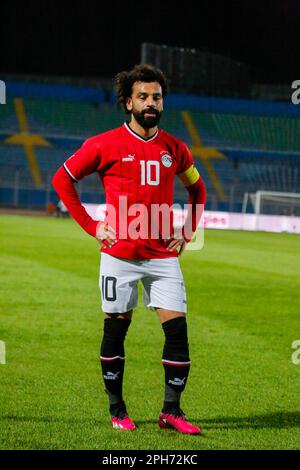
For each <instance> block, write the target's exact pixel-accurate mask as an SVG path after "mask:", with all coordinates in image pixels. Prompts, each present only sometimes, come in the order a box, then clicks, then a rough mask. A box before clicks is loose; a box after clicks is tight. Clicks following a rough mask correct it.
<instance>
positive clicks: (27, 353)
mask: <svg viewBox="0 0 300 470" xmlns="http://www.w3.org/2000/svg"><path fill="white" fill-rule="evenodd" d="M0 247H1V252H0V272H1V282H0V340H2V341H4V342H5V344H6V357H7V363H6V364H5V365H0V384H1V385H0V448H1V449H109V450H110V449H111V450H113V449H119V450H123V449H130V450H132V449H146V450H150V449H153V450H156V449H167V450H172V449H174V450H177V449H178V450H179V449H266V448H267V449H299V448H300V398H299V385H300V365H298V366H297V365H294V364H293V363H292V361H291V355H292V353H293V349H292V348H291V345H292V342H293V341H294V340H297V339H300V328H299V325H300V321H299V315H300V302H299V292H300V275H299V266H300V237H299V236H295V235H289V234H266V233H250V232H232V231H208V230H207V231H206V232H205V246H204V249H203V250H202V251H199V252H195V251H189V252H185V253H184V254H183V256H182V257H181V266H182V270H183V273H184V276H185V279H186V287H187V292H188V326H189V340H190V352H191V359H192V367H191V372H190V377H189V381H188V385H187V388H186V391H185V393H184V395H183V398H182V407H183V409H184V411H185V412H186V414H187V416H188V417H189V419H190V420H191V421H192V422H193V423H195V424H200V426H201V427H202V429H203V435H202V436H184V435H180V434H178V433H176V432H175V431H172V430H161V429H159V428H158V426H157V424H156V421H157V417H158V413H159V411H160V407H161V405H162V401H163V368H162V365H161V362H160V360H161V353H162V348H163V332H162V329H161V327H160V325H159V322H158V319H157V317H156V315H155V313H153V312H151V311H148V310H147V309H145V308H144V307H143V305H142V303H140V305H139V308H138V309H137V310H136V312H135V316H134V319H133V322H132V325H131V327H130V330H129V333H128V336H127V341H126V358H127V362H126V371H125V382H124V389H125V393H124V395H125V399H126V402H127V407H128V411H129V413H130V416H131V417H132V419H134V420H135V422H136V423H137V425H138V429H137V430H136V431H134V432H131V433H130V432H127V433H126V432H125V433H122V432H120V431H115V430H113V429H112V428H111V425H110V420H109V414H108V407H107V397H106V395H105V393H104V390H103V385H102V379H101V376H100V373H99V359H98V355H99V345H100V340H101V336H102V324H103V321H102V313H101V310H100V293H99V290H98V272H99V259H100V256H99V254H98V245H97V242H96V241H95V240H93V239H92V238H91V237H89V236H88V235H86V234H85V233H84V232H83V231H82V230H81V229H80V228H79V227H78V226H77V225H76V224H75V222H73V221H72V220H61V219H59V220H58V219H55V218H47V217H44V218H43V217H41V218H35V217H22V216H19V217H18V216H1V217H0Z"/></svg>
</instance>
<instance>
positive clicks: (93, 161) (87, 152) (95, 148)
mask: <svg viewBox="0 0 300 470" xmlns="http://www.w3.org/2000/svg"><path fill="white" fill-rule="evenodd" d="M97 140H98V141H97V142H95V138H94V137H92V138H91V139H88V140H86V141H85V142H84V144H83V145H82V147H81V148H80V149H79V150H77V151H76V152H75V153H74V155H72V156H71V157H70V158H68V159H67V160H66V161H65V163H64V167H65V170H66V171H67V172H68V173H69V175H70V176H71V178H72V179H73V180H74V181H79V180H81V179H82V178H84V177H85V176H87V175H90V174H91V173H94V172H95V171H98V170H99V167H100V163H101V153H100V144H99V137H97Z"/></svg>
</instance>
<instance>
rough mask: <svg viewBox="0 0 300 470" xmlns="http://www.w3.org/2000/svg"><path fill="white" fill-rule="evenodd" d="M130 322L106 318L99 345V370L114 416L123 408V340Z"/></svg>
mask: <svg viewBox="0 0 300 470" xmlns="http://www.w3.org/2000/svg"><path fill="white" fill-rule="evenodd" d="M130 322H131V320H121V319H118V318H106V319H105V320H104V335H103V339H102V343H101V353H100V359H101V368H102V375H103V380H104V385H105V391H106V393H107V394H108V398H109V404H110V413H111V415H112V416H116V415H117V414H116V413H117V410H118V409H119V408H122V410H123V409H124V408H125V411H126V407H125V403H124V401H123V394H122V387H123V376H124V366H125V351H124V340H125V336H126V333H127V330H128V328H129V325H130Z"/></svg>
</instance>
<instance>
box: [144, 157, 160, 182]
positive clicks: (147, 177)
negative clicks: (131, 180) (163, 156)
mask: <svg viewBox="0 0 300 470" xmlns="http://www.w3.org/2000/svg"><path fill="white" fill-rule="evenodd" d="M140 164H141V185H142V186H145V184H146V183H147V184H149V185H151V186H157V185H159V162H157V161H156V160H148V161H147V162H146V161H145V160H141V161H140ZM151 167H154V170H152V172H151Z"/></svg>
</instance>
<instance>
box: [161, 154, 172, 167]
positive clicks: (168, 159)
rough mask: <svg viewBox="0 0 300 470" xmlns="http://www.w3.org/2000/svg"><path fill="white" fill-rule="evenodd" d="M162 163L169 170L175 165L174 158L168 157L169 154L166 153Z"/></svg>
mask: <svg viewBox="0 0 300 470" xmlns="http://www.w3.org/2000/svg"><path fill="white" fill-rule="evenodd" d="M161 162H162V164H163V165H164V166H166V167H167V168H169V167H170V166H171V165H172V163H173V160H172V157H171V156H170V155H168V154H167V153H165V154H164V155H163V156H162V157H161Z"/></svg>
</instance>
